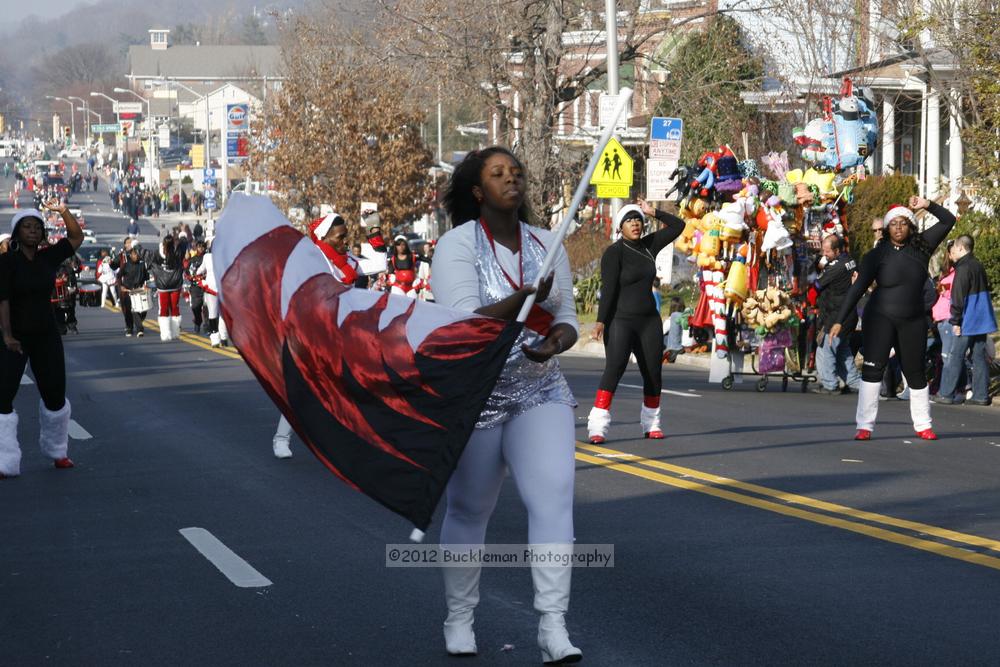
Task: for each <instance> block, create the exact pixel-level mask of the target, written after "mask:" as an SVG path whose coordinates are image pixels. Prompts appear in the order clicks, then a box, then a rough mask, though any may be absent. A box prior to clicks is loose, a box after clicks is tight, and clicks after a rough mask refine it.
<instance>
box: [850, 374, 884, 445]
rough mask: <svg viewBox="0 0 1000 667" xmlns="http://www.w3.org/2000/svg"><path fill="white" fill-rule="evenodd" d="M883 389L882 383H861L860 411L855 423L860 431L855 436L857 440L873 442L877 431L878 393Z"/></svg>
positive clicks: (859, 391) (859, 395) (859, 394)
mask: <svg viewBox="0 0 1000 667" xmlns="http://www.w3.org/2000/svg"><path fill="white" fill-rule="evenodd" d="M881 388H882V383H881V382H866V381H864V380H862V381H861V388H860V389H858V409H857V412H856V414H855V422H857V425H858V431H857V433H855V434H854V439H855V440H871V437H872V431H873V430H874V429H875V418H876V417H877V416H878V392H879V390H880V389H881Z"/></svg>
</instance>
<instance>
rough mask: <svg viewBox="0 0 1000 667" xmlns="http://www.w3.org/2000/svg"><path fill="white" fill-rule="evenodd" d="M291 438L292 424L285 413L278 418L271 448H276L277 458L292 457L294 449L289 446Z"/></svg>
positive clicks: (275, 454)
mask: <svg viewBox="0 0 1000 667" xmlns="http://www.w3.org/2000/svg"><path fill="white" fill-rule="evenodd" d="M291 439H292V425H291V424H289V423H288V420H287V419H285V415H281V419H279V420H278V428H277V429H276V430H275V432H274V438H273V439H272V440H271V449H272V450H274V456H275V458H279V459H290V458H292V450H291V448H290V447H289V446H288V443H289V441H290V440H291Z"/></svg>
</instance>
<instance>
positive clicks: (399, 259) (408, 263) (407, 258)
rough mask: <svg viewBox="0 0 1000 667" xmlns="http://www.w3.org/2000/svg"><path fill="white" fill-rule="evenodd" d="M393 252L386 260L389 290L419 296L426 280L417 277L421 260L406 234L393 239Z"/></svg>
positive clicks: (412, 296) (409, 295)
mask: <svg viewBox="0 0 1000 667" xmlns="http://www.w3.org/2000/svg"><path fill="white" fill-rule="evenodd" d="M392 245H393V252H392V255H391V256H390V257H389V259H388V261H387V262H386V272H387V273H388V274H389V291H390V292H391V293H392V294H400V295H402V296H408V297H410V298H411V299H415V298H417V294H418V293H419V291H420V290H421V289H422V288H423V284H424V281H422V280H421V279H420V278H418V277H417V272H418V271H419V267H420V261H419V260H418V259H417V257H416V255H414V254H413V251H412V250H410V244H409V243H407V241H406V237H405V236H397V237H396V238H395V239H394V240H393V244H392Z"/></svg>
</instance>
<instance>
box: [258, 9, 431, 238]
mask: <svg viewBox="0 0 1000 667" xmlns="http://www.w3.org/2000/svg"><path fill="white" fill-rule="evenodd" d="M352 41H356V39H355V40H352V39H351V38H349V37H348V36H347V35H346V34H343V33H342V31H341V27H340V26H339V24H337V23H336V22H335V17H333V16H332V15H331V14H320V15H318V16H309V17H303V18H298V19H293V20H292V21H291V22H290V23H287V24H285V25H284V26H283V28H282V53H283V57H284V68H285V77H286V78H285V80H284V81H283V85H282V88H281V90H280V91H279V92H277V93H274V94H272V95H271V96H270V97H269V98H268V101H267V104H266V106H265V108H264V109H263V110H262V113H261V114H259V115H258V119H257V121H256V122H254V123H253V125H252V128H251V131H252V134H253V135H254V137H255V139H254V142H253V147H252V149H251V155H250V160H249V167H250V169H251V171H252V173H254V174H255V175H256V177H257V178H259V179H262V180H270V181H273V182H274V183H275V184H276V185H277V187H278V189H279V190H282V191H284V192H286V193H288V194H289V199H288V203H289V205H292V206H302V207H304V208H305V209H306V210H307V211H308V210H310V209H311V208H312V207H313V206H319V205H320V204H329V205H331V206H333V207H334V208H335V209H336V210H337V211H339V212H341V213H343V214H344V218H345V219H346V220H347V221H348V225H349V227H350V228H351V230H352V231H353V232H354V233H356V232H357V229H358V213H359V212H360V208H361V202H362V201H374V202H378V204H379V211H380V213H381V214H382V216H383V218H385V219H387V220H388V222H389V223H390V224H400V223H403V222H406V221H408V220H409V219H411V218H412V217H414V216H416V215H418V214H420V213H423V212H424V211H425V208H426V203H425V199H426V192H427V179H428V169H429V167H430V153H429V152H428V151H427V149H426V147H425V146H424V144H423V141H422V140H421V137H420V125H421V123H422V121H423V112H422V110H421V109H420V107H419V106H417V105H415V104H414V103H413V101H412V97H411V95H410V90H411V88H412V84H411V82H410V77H409V74H408V72H406V71H405V70H404V69H402V68H401V67H399V66H398V65H397V64H394V63H385V62H378V61H374V60H372V59H371V58H370V57H369V56H368V54H367V53H366V52H364V51H362V50H359V49H357V48H354V47H352V46H351V42H352Z"/></svg>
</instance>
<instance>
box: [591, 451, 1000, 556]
mask: <svg viewBox="0 0 1000 667" xmlns="http://www.w3.org/2000/svg"><path fill="white" fill-rule="evenodd" d="M576 446H577V452H576V458H577V460H578V461H583V462H586V463H592V464H594V465H599V466H603V467H605V468H609V469H611V470H615V471H617V472H622V473H625V474H628V475H634V476H636V477H642V478H643V479H646V480H649V481H652V482H657V483H659V484H665V485H667V486H673V487H676V488H679V489H685V490H687V491H695V492H697V493H704V494H706V495H709V496H714V497H716V498H721V499H723V500H729V501H732V502H736V503H740V504H742V505H749V506H750V507H756V508H758V509H762V510H767V511H768V512H775V513H777V514H783V515H785V516H790V517H794V518H796V519H803V520H805V521H811V522H813V523H819V524H822V525H824V526H830V527H833V528H839V529H841V530H849V531H851V532H853V533H859V534H861V535H867V536H868V537H874V538H875V539H879V540H884V541H886V542H892V543H894V544H899V545H902V546H905V547H910V548H913V549H921V550H923V551H929V552H931V553H934V554H937V555H939V556H946V557H948V558H955V559H957V560H961V561H965V562H966V563H973V564H975V565H982V566H983V567H989V568H993V569H994V570H1000V541H998V540H991V539H989V538H985V537H979V536H978V535H968V534H966V533H959V532H956V531H954V530H948V529H947V528H940V527H938V526H931V525H928V524H925V523H919V522H917V521H909V520H907V519H898V518H896V517H891V516H886V515H884V514H877V513H875V512H866V511H864V510H859V509H855V508H852V507H846V506H844V505H838V504H836V503H828V502H826V501H823V500H817V499H816V498H810V497H808V496H801V495H798V494H794V493H787V492H785V491H780V490H777V489H771V488H768V487H766V486H759V485H757V484H749V483H747V482H740V481H738V480H735V479H729V478H727V477H720V476H718V475H713V474H711V473H706V472H702V471H700V470H693V469H691V468H684V467H681V466H677V465H673V464H670V463H664V462H663V461H655V460H652V459H647V458H644V457H642V456H637V455H635V454H629V453H627V452H620V451H617V450H614V449H608V448H607V447H598V446H596V445H588V444H585V443H582V442H577V443H576ZM927 537H934V538H937V539H938V540H940V541H935V540H931V539H926V538H927ZM993 554H996V555H993Z"/></svg>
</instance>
